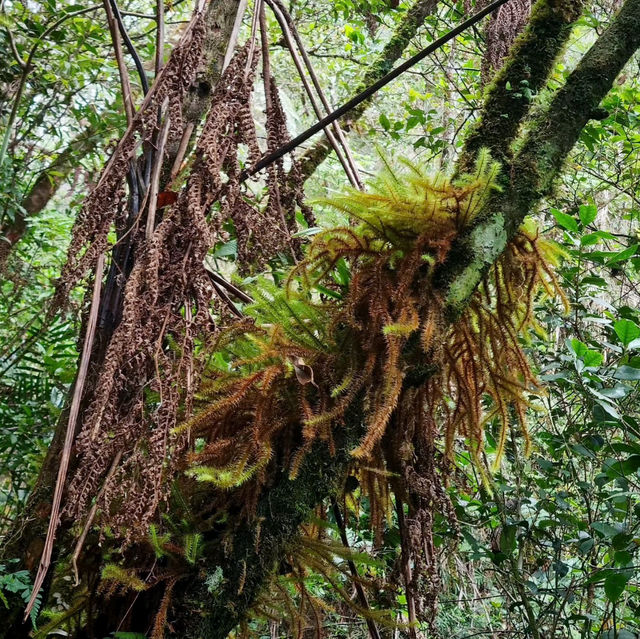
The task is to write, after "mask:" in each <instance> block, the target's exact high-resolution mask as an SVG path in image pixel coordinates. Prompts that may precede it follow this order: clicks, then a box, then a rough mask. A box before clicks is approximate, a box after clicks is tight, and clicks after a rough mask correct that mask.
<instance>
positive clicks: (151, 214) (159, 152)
mask: <svg viewBox="0 0 640 639" xmlns="http://www.w3.org/2000/svg"><path fill="white" fill-rule="evenodd" d="M168 105H169V98H165V99H164V102H163V104H162V107H161V108H160V112H161V113H162V114H164V122H163V124H162V128H161V129H160V135H159V137H158V148H157V149H156V153H155V154H154V155H155V162H154V164H153V171H152V174H151V184H150V185H149V209H148V212H147V225H146V228H145V237H146V238H147V241H149V240H150V239H151V236H152V235H153V231H154V229H155V226H156V209H157V207H158V193H159V192H160V172H161V170H162V158H163V157H164V147H165V146H166V144H167V138H168V136H169V124H170V122H171V119H170V117H169V113H168V109H167V107H168Z"/></svg>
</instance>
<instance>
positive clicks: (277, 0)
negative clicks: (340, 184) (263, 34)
mask: <svg viewBox="0 0 640 639" xmlns="http://www.w3.org/2000/svg"><path fill="white" fill-rule="evenodd" d="M267 1H268V2H269V3H270V5H271V7H272V8H273V7H274V6H276V7H277V8H278V9H279V10H280V13H282V15H283V16H284V19H285V20H286V22H287V24H288V26H289V29H290V30H291V33H292V34H293V38H294V39H295V41H296V44H297V45H298V49H299V50H300V55H302V59H303V60H304V63H305V65H306V67H307V71H308V73H309V77H310V78H311V82H313V86H314V87H315V89H316V92H317V93H318V97H319V98H320V101H321V102H322V104H323V106H324V108H325V110H326V113H327V114H329V113H331V111H332V108H331V105H330V104H329V101H328V100H327V98H326V96H325V94H324V91H323V90H322V86H321V84H320V81H319V80H318V76H317V75H316V72H315V71H314V69H313V64H312V63H311V60H310V59H309V56H308V55H307V51H306V49H305V46H304V43H303V42H302V38H301V37H300V34H299V33H298V30H297V29H296V25H295V22H294V21H293V18H292V17H291V14H290V13H289V11H288V10H287V8H286V7H285V6H284V3H283V2H281V0H267ZM276 17H277V16H276ZM285 37H286V36H285ZM317 115H318V117H321V116H320V114H317ZM332 126H333V130H334V132H335V134H336V137H337V138H338V140H339V141H340V144H341V145H342V148H343V149H344V153H345V155H346V157H347V162H348V163H349V166H350V168H351V171H352V173H353V177H354V179H355V182H356V184H355V185H354V186H356V187H357V188H359V189H360V190H362V189H363V188H364V187H363V185H362V180H361V179H360V174H359V172H358V167H357V165H356V162H355V160H354V159H353V155H352V154H351V149H350V147H349V144H348V142H347V139H346V137H345V135H344V132H343V131H342V127H341V126H340V123H339V122H338V121H337V120H336V121H335V122H334V123H333V125H332ZM326 132H327V129H325V133H326ZM327 137H329V136H327Z"/></svg>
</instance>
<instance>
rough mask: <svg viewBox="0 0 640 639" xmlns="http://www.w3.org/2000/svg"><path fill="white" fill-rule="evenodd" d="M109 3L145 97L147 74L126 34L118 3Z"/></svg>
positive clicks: (114, 1) (113, 1)
mask: <svg viewBox="0 0 640 639" xmlns="http://www.w3.org/2000/svg"><path fill="white" fill-rule="evenodd" d="M109 2H110V3H111V8H112V9H113V14H114V16H115V19H116V22H117V23H118V29H120V35H121V36H122V40H123V42H124V45H125V47H127V51H128V52H129V55H130V56H131V57H132V58H133V62H134V64H135V65H136V69H137V71H138V75H139V76H140V84H141V85H142V92H143V93H144V94H145V95H147V93H149V81H148V80H147V74H146V72H145V70H144V67H143V66H142V60H140V56H139V55H138V52H137V51H136V49H135V47H134V46H133V42H131V38H130V37H129V34H128V33H127V29H126V27H125V26H124V22H123V20H122V15H121V14H120V9H119V8H118V3H117V2H116V0H109Z"/></svg>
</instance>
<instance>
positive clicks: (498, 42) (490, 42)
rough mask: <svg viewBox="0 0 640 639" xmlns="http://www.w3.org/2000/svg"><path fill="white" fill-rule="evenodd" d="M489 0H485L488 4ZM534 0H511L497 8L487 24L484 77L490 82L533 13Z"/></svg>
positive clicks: (483, 66)
mask: <svg viewBox="0 0 640 639" xmlns="http://www.w3.org/2000/svg"><path fill="white" fill-rule="evenodd" d="M488 3H489V0H483V2H482V3H481V6H479V8H482V7H483V6H486V5H487V4H488ZM531 4H532V0H511V2H507V3H506V4H503V5H502V6H501V7H499V8H498V9H496V10H495V11H494V12H493V13H492V14H491V18H490V19H489V23H488V24H487V30H486V37H487V44H486V49H485V52H484V56H483V57H482V79H483V81H484V82H488V81H489V80H490V79H491V76H492V75H493V74H494V73H495V72H496V71H498V70H499V69H500V68H501V67H502V64H503V62H504V60H505V58H506V57H507V55H508V54H509V51H510V49H511V46H512V45H513V43H514V41H515V39H516V38H517V37H518V35H519V34H520V33H521V32H522V30H523V29H524V28H525V27H526V25H527V22H528V20H529V16H530V15H531Z"/></svg>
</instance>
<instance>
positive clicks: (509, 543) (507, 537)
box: [500, 524, 518, 555]
mask: <svg viewBox="0 0 640 639" xmlns="http://www.w3.org/2000/svg"><path fill="white" fill-rule="evenodd" d="M517 528H518V527H517V526H514V525H511V524H509V525H506V526H503V528H502V531H501V532H500V550H501V551H502V552H503V553H505V554H507V555H508V554H510V553H512V552H513V551H514V550H515V549H516V531H517Z"/></svg>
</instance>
